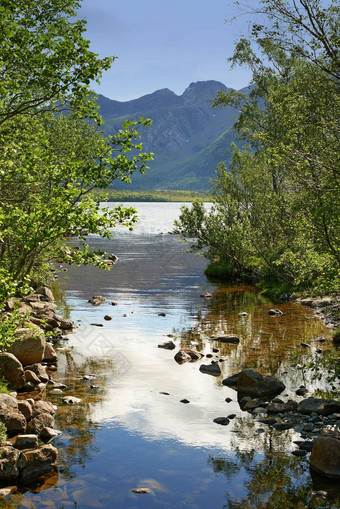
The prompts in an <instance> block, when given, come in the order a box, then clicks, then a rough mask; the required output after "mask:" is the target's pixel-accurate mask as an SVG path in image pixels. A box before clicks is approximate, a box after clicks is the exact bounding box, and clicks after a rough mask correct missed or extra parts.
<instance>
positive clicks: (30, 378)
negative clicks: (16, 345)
mask: <svg viewBox="0 0 340 509" xmlns="http://www.w3.org/2000/svg"><path fill="white" fill-rule="evenodd" d="M25 379H26V382H33V383H34V385H38V384H40V379H39V378H38V377H37V375H36V374H35V373H33V371H31V370H29V369H25Z"/></svg>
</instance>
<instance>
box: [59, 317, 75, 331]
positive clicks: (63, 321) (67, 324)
mask: <svg viewBox="0 0 340 509" xmlns="http://www.w3.org/2000/svg"><path fill="white" fill-rule="evenodd" d="M57 320H58V322H59V327H60V329H61V330H63V331H64V330H72V329H73V328H74V323H73V322H72V320H68V319H67V318H60V317H59V316H58V317H57Z"/></svg>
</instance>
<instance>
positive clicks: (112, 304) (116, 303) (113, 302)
mask: <svg viewBox="0 0 340 509" xmlns="http://www.w3.org/2000/svg"><path fill="white" fill-rule="evenodd" d="M110 304H111V306H118V302H116V301H115V300H113V301H112V302H110Z"/></svg>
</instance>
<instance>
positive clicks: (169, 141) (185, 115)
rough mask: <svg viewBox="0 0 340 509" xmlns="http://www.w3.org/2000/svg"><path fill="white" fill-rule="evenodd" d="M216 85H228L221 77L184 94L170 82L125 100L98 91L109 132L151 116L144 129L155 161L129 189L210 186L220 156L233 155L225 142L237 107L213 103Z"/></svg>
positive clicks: (222, 87) (229, 139) (201, 188)
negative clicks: (150, 125) (115, 98)
mask: <svg viewBox="0 0 340 509" xmlns="http://www.w3.org/2000/svg"><path fill="white" fill-rule="evenodd" d="M218 90H223V91H227V90H230V89H228V88H227V87H226V86H225V85H223V83H220V82H218V81H199V82H197V83H191V84H190V85H189V87H188V88H187V89H186V90H185V91H184V93H183V94H182V95H180V96H178V95H176V94H175V93H174V92H172V91H171V90H169V89H167V88H164V89H162V90H157V91H156V92H153V93H152V94H148V95H145V96H143V97H140V98H139V99H134V100H132V101H127V102H119V101H114V100H111V99H108V98H107V97H104V96H102V95H99V97H98V104H99V106H100V113H101V115H102V117H103V119H104V120H105V125H104V131H105V132H106V134H112V133H113V132H117V130H118V129H120V128H121V125H122V124H123V122H124V121H125V120H138V119H139V118H140V117H144V118H151V119H152V121H153V125H152V127H151V129H146V128H145V129H143V130H142V131H141V135H142V142H143V145H144V150H145V151H151V152H154V154H155V155H154V161H152V162H151V163H150V165H149V166H150V170H148V171H147V173H146V174H145V175H140V174H135V175H133V178H132V184H129V187H128V188H129V189H130V190H146V189H147V190H151V189H188V190H195V191H206V190H208V189H209V178H211V177H213V176H214V173H215V168H216V165H217V163H218V162H220V161H222V160H224V161H227V162H228V161H229V159H230V154H229V153H228V151H227V148H229V147H230V144H231V143H232V142H233V141H234V140H235V135H234V132H233V129H232V126H233V124H234V122H235V116H237V112H236V110H234V109H233V108H230V107H227V108H223V109H221V110H219V109H214V110H212V108H211V102H210V101H211V99H213V98H214V97H215V96H216V94H217V91H218ZM115 187H118V186H115ZM119 188H126V185H124V186H123V185H120V186H119Z"/></svg>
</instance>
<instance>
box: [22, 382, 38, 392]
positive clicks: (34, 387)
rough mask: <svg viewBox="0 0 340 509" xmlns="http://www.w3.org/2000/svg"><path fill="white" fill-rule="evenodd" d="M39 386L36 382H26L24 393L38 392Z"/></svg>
mask: <svg viewBox="0 0 340 509" xmlns="http://www.w3.org/2000/svg"><path fill="white" fill-rule="evenodd" d="M37 387H38V386H37V385H35V383H34V382H26V383H25V384H24V386H23V388H22V392H32V391H36V390H37Z"/></svg>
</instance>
